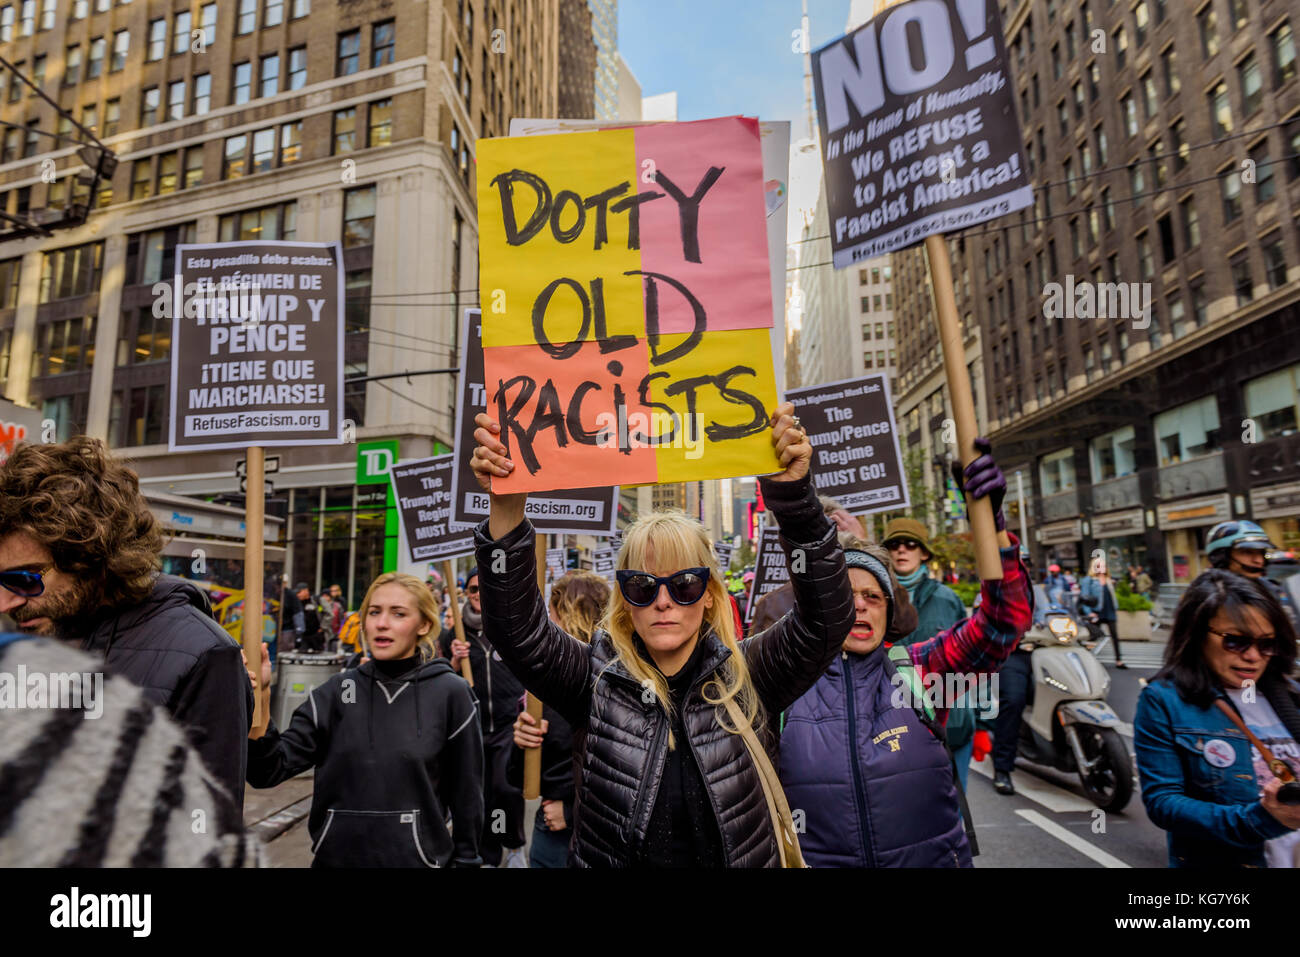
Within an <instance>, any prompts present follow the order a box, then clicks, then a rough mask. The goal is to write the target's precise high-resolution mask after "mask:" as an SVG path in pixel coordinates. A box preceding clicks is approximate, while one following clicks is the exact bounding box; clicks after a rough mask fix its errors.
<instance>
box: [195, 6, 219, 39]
mask: <svg viewBox="0 0 1300 957" xmlns="http://www.w3.org/2000/svg"><path fill="white" fill-rule="evenodd" d="M199 26H200V28H202V30H203V45H204V46H205V47H210V46H212V45H213V44H215V43H216V42H217V5H216V4H215V3H205V4H204V5H203V6H201V7H199Z"/></svg>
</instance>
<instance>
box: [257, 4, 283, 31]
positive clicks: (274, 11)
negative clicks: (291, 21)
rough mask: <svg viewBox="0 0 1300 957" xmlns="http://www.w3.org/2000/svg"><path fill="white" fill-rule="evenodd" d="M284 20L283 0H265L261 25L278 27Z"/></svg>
mask: <svg viewBox="0 0 1300 957" xmlns="http://www.w3.org/2000/svg"><path fill="white" fill-rule="evenodd" d="M283 22H284V0H266V13H265V14H264V15H263V16H262V26H264V27H278V26H279V25H280V24H281V23H283Z"/></svg>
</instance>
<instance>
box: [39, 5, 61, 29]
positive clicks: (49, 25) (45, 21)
mask: <svg viewBox="0 0 1300 957" xmlns="http://www.w3.org/2000/svg"><path fill="white" fill-rule="evenodd" d="M57 8H58V0H43V2H42V3H41V29H42V30H53V29H54V17H55V14H56V13H57Z"/></svg>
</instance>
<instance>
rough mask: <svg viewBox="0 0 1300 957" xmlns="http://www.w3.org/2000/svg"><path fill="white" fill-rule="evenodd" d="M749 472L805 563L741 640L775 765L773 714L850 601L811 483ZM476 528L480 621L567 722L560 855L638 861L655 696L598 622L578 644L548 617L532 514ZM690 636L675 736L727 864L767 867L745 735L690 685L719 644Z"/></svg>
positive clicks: (761, 803)
mask: <svg viewBox="0 0 1300 957" xmlns="http://www.w3.org/2000/svg"><path fill="white" fill-rule="evenodd" d="M761 481H762V483H763V498H764V500H765V501H766V502H767V503H768V507H769V508H770V509H771V510H772V512H773V513H774V514H775V515H776V517H777V521H778V523H779V524H780V526H781V530H782V540H781V541H782V546H783V547H784V548H785V550H786V553H787V555H790V554H791V553H792V552H793V551H794V550H795V549H802V550H803V552H804V555H803V557H804V558H805V559H806V560H805V561H802V562H798V561H796V562H792V565H795V566H797V567H802V568H805V569H806V571H804V572H802V573H799V574H795V575H794V576H792V577H793V580H794V582H795V596H796V597H795V605H796V611H795V613H794V614H792V615H789V616H787V617H786V618H784V619H782V620H781V621H780V622H778V624H777V625H776V626H774V627H773V628H771V629H769V630H768V631H766V632H762V633H760V634H757V635H755V636H753V637H752V638H750V639H749V640H747V641H745V642H744V643H743V644H742V645H741V646H740V648H741V653H742V654H744V656H745V662H746V664H747V666H748V668H749V671H750V675H751V678H752V680H753V683H754V686H755V689H756V690H757V692H758V696H759V699H760V701H761V702H762V705H763V709H764V711H765V713H766V716H767V719H766V723H765V724H764V725H763V727H762V729H761V731H760V739H762V740H763V741H764V745H765V747H766V748H767V751H768V755H769V757H770V758H771V759H772V762H773V764H775V763H776V757H777V749H776V744H777V739H776V736H775V734H776V729H775V724H774V723H775V720H776V716H777V715H778V714H780V712H782V711H784V710H785V709H786V708H788V707H789V706H790V705H791V704H793V703H794V702H795V700H796V699H798V698H799V697H800V696H801V695H802V694H803V693H804V692H805V691H807V690H808V689H809V688H810V687H812V685H813V683H814V682H816V680H817V679H818V678H819V677H820V676H821V674H822V672H824V671H825V670H826V668H827V667H828V666H829V665H830V663H831V661H832V660H833V659H834V657H835V655H836V654H838V653H839V650H840V647H841V646H842V644H843V643H844V639H845V638H846V637H847V636H848V633H849V631H850V629H851V628H852V627H853V619H854V611H853V599H852V594H851V592H850V590H849V581H848V573H847V571H846V569H845V566H844V554H843V552H842V551H841V550H840V547H839V544H838V542H837V541H836V538H835V530H834V528H832V527H831V525H830V523H829V522H828V521H827V520H826V517H825V516H824V515H823V514H822V511H821V506H820V505H819V504H818V502H817V497H816V494H815V492H814V490H813V487H812V483H811V482H810V481H808V480H805V481H802V482H772V481H770V480H767V479H762V480H761ZM487 529H488V523H487V522H486V521H485V522H483V523H482V524H480V525H479V526H478V528H477V529H476V531H475V536H476V545H477V549H478V559H479V581H480V583H481V585H482V587H483V627H484V631H485V632H486V633H487V634H488V635H489V636H490V637H491V639H492V641H493V643H494V644H495V646H496V648H497V650H498V651H499V652H500V654H501V657H502V658H504V659H505V661H506V664H508V665H509V666H510V668H511V670H512V671H514V672H515V673H516V674H517V675H518V676H519V677H520V678H521V679H522V681H523V683H524V685H525V686H527V687H528V689H529V690H530V691H532V692H533V693H534V694H536V695H537V696H538V697H539V698H541V699H542V700H543V701H544V702H546V703H547V704H549V705H550V706H551V707H553V708H555V710H556V711H558V712H559V713H560V714H561V715H563V716H564V717H565V718H566V719H567V720H568V721H569V722H570V723H571V724H572V725H573V730H574V745H573V746H574V754H575V762H576V763H577V764H578V766H579V767H580V768H581V781H580V784H579V787H578V796H577V806H576V808H575V814H574V817H575V826H576V831H577V834H576V836H575V840H574V845H573V847H572V850H571V861H572V863H574V864H576V865H578V866H586V867H592V866H596V867H630V866H636V865H638V864H640V863H642V862H643V861H644V859H645V855H646V847H645V845H646V836H647V832H648V829H649V824H650V819H651V815H652V812H653V810H654V806H655V800H656V798H657V796H658V794H659V785H660V782H661V779H662V776H663V771H664V765H665V762H666V759H667V756H668V736H667V733H666V732H667V728H668V723H669V719H668V716H667V715H666V714H665V712H664V710H663V708H662V707H661V706H660V705H659V704H658V702H657V701H655V700H654V699H653V698H651V700H650V701H649V702H647V701H646V700H645V699H644V696H643V692H642V688H641V686H640V685H639V684H638V683H637V682H636V681H635V680H634V679H633V678H632V676H631V674H630V673H628V671H627V670H626V669H625V668H624V667H623V665H622V663H621V662H620V661H618V660H617V658H616V654H615V651H614V646H613V642H612V641H611V640H610V638H609V636H608V635H607V634H605V633H604V632H597V633H596V635H595V637H594V639H593V641H592V643H591V644H590V645H586V644H583V643H582V642H580V641H578V640H576V639H574V638H570V637H569V636H568V635H566V634H564V632H563V631H561V630H560V629H559V628H558V627H557V626H555V625H553V624H552V623H551V622H550V620H549V619H548V618H547V615H546V608H545V605H544V603H543V601H542V596H541V593H540V592H539V591H538V589H537V577H536V575H537V572H536V562H535V557H534V551H533V528H532V525H531V524H530V523H529V522H528V521H527V520H525V521H524V522H522V523H520V525H519V526H518V527H517V528H515V529H513V530H512V531H511V532H509V533H508V534H507V535H506V536H505V537H504V538H502V539H501V540H499V541H492V540H491V539H490V538H488V535H487ZM494 549H503V550H504V552H505V556H506V570H505V572H504V573H502V574H495V573H493V572H492V565H493V562H492V558H493V550H494ZM699 640H700V641H701V642H702V643H704V645H705V647H704V649H703V652H702V660H701V662H700V665H699V671H698V675H699V677H698V678H697V679H696V680H695V681H694V682H693V684H692V687H691V689H690V691H689V693H688V696H687V698H686V701H685V702H684V704H683V711H684V714H683V721H684V726H685V729H686V738H687V740H686V741H685V742H682V743H680V744H679V747H682V746H688V747H689V748H690V753H691V754H692V755H694V758H695V760H696V762H697V763H698V766H699V770H700V772H701V774H702V776H703V779H704V782H705V789H706V791H707V792H708V799H709V802H710V804H711V807H712V811H713V815H714V819H715V820H716V822H717V825H718V828H719V831H720V834H721V839H722V845H723V848H722V850H723V854H722V859H723V860H724V861H725V863H726V864H727V866H729V867H776V866H779V855H778V850H777V845H776V839H775V836H774V834H773V831H772V825H771V819H770V817H769V812H768V807H767V802H766V800H765V799H764V796H763V788H762V785H761V782H760V780H759V775H758V771H757V769H756V768H755V767H754V764H753V761H752V759H751V758H750V757H749V754H748V751H747V750H746V748H745V743H744V740H743V739H742V738H741V737H740V736H739V735H736V734H732V733H730V732H728V731H727V730H726V729H725V728H723V727H722V725H721V724H720V723H719V721H718V717H717V715H716V713H715V708H714V706H712V705H709V704H708V703H707V702H705V701H704V699H703V697H702V695H701V689H702V687H703V686H704V684H705V683H706V682H707V679H708V677H709V676H711V675H713V674H715V673H717V672H718V671H719V670H720V669H722V668H723V667H724V666H725V665H726V663H727V659H728V658H729V657H730V654H731V652H730V651H728V650H727V648H726V646H725V645H723V643H722V641H721V640H720V639H719V638H718V637H717V636H716V635H714V634H713V633H712V632H706V633H704V634H702V635H701V636H700V639H699Z"/></svg>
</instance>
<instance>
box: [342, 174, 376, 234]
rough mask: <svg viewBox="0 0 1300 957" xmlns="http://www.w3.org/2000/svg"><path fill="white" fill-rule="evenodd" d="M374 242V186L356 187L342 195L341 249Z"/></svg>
mask: <svg viewBox="0 0 1300 957" xmlns="http://www.w3.org/2000/svg"><path fill="white" fill-rule="evenodd" d="M374 241H375V186H374V184H373V183H372V184H370V185H369V186H358V187H357V188H356V189H350V190H348V191H347V192H345V193H344V194H343V248H344V249H347V248H349V247H351V246H371V245H373V244H374Z"/></svg>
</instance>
